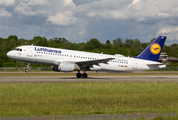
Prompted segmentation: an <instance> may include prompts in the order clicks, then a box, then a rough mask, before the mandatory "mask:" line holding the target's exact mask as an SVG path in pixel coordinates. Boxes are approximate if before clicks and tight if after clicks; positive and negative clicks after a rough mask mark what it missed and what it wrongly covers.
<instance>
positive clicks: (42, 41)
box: [33, 36, 48, 46]
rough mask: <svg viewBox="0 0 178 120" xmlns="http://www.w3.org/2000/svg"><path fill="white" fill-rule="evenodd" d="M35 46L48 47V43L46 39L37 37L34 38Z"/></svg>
mask: <svg viewBox="0 0 178 120" xmlns="http://www.w3.org/2000/svg"><path fill="white" fill-rule="evenodd" d="M33 41H34V44H35V45H38V46H48V41H47V39H46V38H45V37H41V36H35V37H34V38H33Z"/></svg>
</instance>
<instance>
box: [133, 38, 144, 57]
mask: <svg viewBox="0 0 178 120" xmlns="http://www.w3.org/2000/svg"><path fill="white" fill-rule="evenodd" d="M132 47H133V48H134V49H135V50H136V52H137V53H138V54H139V53H140V52H141V51H143V47H142V43H141V42H140V40H138V39H135V40H134V41H133V46H132Z"/></svg>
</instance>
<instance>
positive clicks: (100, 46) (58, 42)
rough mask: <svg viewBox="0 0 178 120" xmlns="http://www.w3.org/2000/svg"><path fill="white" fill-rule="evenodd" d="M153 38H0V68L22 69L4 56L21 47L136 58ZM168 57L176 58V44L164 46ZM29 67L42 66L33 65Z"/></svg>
mask: <svg viewBox="0 0 178 120" xmlns="http://www.w3.org/2000/svg"><path fill="white" fill-rule="evenodd" d="M153 40H155V38H153V39H152V40H150V42H149V43H141V42H140V40H138V39H126V40H125V41H123V40H122V39H120V38H117V39H114V40H113V41H112V43H111V41H110V40H107V41H106V43H101V42H100V41H98V40H97V39H96V38H94V39H90V40H89V41H87V42H86V43H84V42H82V43H72V42H70V41H68V40H67V39H65V38H53V39H49V40H47V39H46V38H45V37H41V36H35V37H34V38H33V39H30V40H27V39H18V37H17V36H16V35H10V36H9V37H8V38H6V39H4V38H0V46H1V47H0V67H24V66H26V63H22V62H18V61H14V60H11V59H9V58H8V57H7V56H6V54H7V52H8V51H10V50H13V49H15V48H16V47H17V46H21V45H31V44H33V45H38V46H47V47H54V48H63V49H70V50H79V51H88V52H95V53H103V54H112V55H114V54H122V55H124V56H137V55H138V54H139V53H140V52H142V51H143V50H144V49H145V48H146V47H147V46H148V45H149V44H150V43H151V42H152V41H153ZM162 52H166V54H167V55H168V56H170V57H177V58H178V44H177V43H174V44H172V45H170V46H166V45H164V48H163V51H162ZM31 66H44V65H35V64H32V65H31Z"/></svg>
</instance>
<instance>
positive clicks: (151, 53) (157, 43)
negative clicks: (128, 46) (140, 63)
mask: <svg viewBox="0 0 178 120" xmlns="http://www.w3.org/2000/svg"><path fill="white" fill-rule="evenodd" d="M165 41H166V37H165V36H159V37H158V38H157V39H156V40H154V41H153V42H152V43H151V44H150V45H149V46H148V47H147V48H146V49H145V50H144V51H143V52H142V53H140V54H139V55H138V56H137V57H135V58H138V59H144V60H151V61H156V62H157V61H158V59H159V56H160V54H161V51H162V49H163V46H164V42H165Z"/></svg>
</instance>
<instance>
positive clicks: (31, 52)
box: [27, 46, 33, 57]
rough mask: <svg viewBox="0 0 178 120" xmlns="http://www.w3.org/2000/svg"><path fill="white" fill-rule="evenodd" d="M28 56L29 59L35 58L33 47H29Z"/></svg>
mask: <svg viewBox="0 0 178 120" xmlns="http://www.w3.org/2000/svg"><path fill="white" fill-rule="evenodd" d="M27 56H28V57H33V46H29V47H28V51H27Z"/></svg>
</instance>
